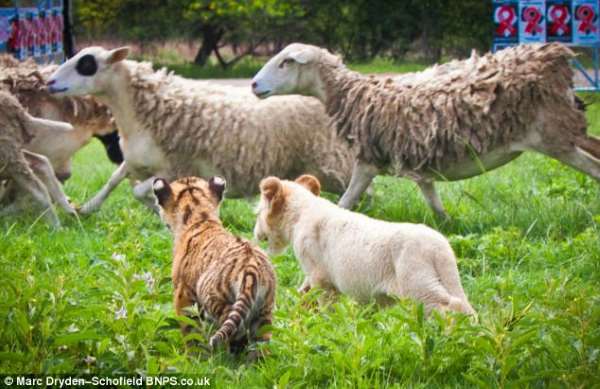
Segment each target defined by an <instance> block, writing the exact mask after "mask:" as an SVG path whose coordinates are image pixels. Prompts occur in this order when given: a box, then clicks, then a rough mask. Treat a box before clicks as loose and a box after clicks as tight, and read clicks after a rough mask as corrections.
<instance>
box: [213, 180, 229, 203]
mask: <svg viewBox="0 0 600 389" xmlns="http://www.w3.org/2000/svg"><path fill="white" fill-rule="evenodd" d="M226 185H227V181H225V179H224V178H223V177H218V176H215V177H211V178H210V179H209V180H208V189H210V191H211V192H212V193H213V194H214V195H215V197H216V198H217V200H218V201H219V202H221V200H223V193H224V192H225V186H226Z"/></svg>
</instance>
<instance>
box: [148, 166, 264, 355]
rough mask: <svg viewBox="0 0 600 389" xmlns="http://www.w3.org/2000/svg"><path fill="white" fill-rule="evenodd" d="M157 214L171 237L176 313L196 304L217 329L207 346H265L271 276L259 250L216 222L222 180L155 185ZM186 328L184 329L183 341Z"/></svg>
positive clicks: (157, 181) (190, 179)
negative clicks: (158, 210)
mask: <svg viewBox="0 0 600 389" xmlns="http://www.w3.org/2000/svg"><path fill="white" fill-rule="evenodd" d="M153 189H154V194H155V196H156V198H157V200H158V205H159V206H160V214H161V218H162V219H163V221H164V222H165V223H166V224H167V225H168V227H169V228H170V229H171V232H172V233H173V237H174V241H175V242H174V254H173V270H172V278H173V284H174V291H175V296H174V297H175V301H174V303H175V311H176V312H177V314H178V315H182V314H184V308H185V307H189V306H191V305H193V304H194V303H196V304H197V305H198V311H199V313H200V317H207V318H209V319H211V320H212V321H213V322H216V323H217V325H218V326H220V328H219V329H218V330H217V332H216V333H215V334H214V335H213V336H212V337H211V338H210V342H209V343H210V347H211V348H212V349H213V350H214V349H215V348H216V347H217V346H218V345H220V344H223V345H225V346H227V345H229V349H230V351H231V352H234V353H237V352H241V351H242V350H243V349H244V348H245V346H246V345H247V344H248V342H249V341H250V342H252V341H263V342H268V341H269V340H270V338H271V333H270V331H265V332H264V333H259V332H258V330H259V329H260V327H261V326H263V325H270V324H271V320H272V312H273V306H274V303H275V273H274V271H273V267H272V265H271V262H270V261H269V259H268V257H267V256H266V255H265V254H264V253H263V251H262V250H260V249H259V248H258V247H256V246H253V245H252V244H250V243H249V242H248V241H246V240H244V239H241V238H239V237H236V236H234V235H233V234H231V233H230V232H229V231H227V230H226V229H225V228H224V227H223V224H222V223H221V220H220V219H219V203H220V202H221V199H222V198H223V192H224V191H225V180H224V179H222V178H220V177H213V178H211V179H210V180H209V181H208V182H207V181H205V180H203V179H200V178H196V177H187V178H182V179H179V180H177V181H174V182H172V183H171V184H169V183H168V182H167V181H165V180H163V179H161V178H157V179H155V180H154V182H153ZM190 329H191V328H190V327H188V326H182V328H181V330H182V333H183V335H184V336H185V335H186V334H187V333H188V332H189V331H190Z"/></svg>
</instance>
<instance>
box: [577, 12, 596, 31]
mask: <svg viewBox="0 0 600 389" xmlns="http://www.w3.org/2000/svg"><path fill="white" fill-rule="evenodd" d="M575 17H576V18H577V20H579V21H580V23H579V28H578V29H577V31H579V32H582V33H584V34H590V33H592V32H596V30H597V29H598V28H597V27H596V26H594V20H595V19H596V12H595V11H594V8H592V7H591V6H589V5H582V6H580V7H579V8H577V12H576V14H575Z"/></svg>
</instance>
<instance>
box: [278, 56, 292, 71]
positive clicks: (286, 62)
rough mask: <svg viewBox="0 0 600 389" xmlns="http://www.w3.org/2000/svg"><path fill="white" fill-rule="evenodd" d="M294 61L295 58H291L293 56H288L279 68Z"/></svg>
mask: <svg viewBox="0 0 600 389" xmlns="http://www.w3.org/2000/svg"><path fill="white" fill-rule="evenodd" d="M292 62H294V60H293V59H291V58H286V59H284V60H283V61H281V63H280V64H279V68H280V69H281V68H283V67H284V66H285V65H287V64H288V63H292Z"/></svg>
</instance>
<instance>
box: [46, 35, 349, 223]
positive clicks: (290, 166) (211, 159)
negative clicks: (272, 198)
mask: <svg viewBox="0 0 600 389" xmlns="http://www.w3.org/2000/svg"><path fill="white" fill-rule="evenodd" d="M128 53H129V49H128V48H119V49H115V50H106V49H103V48H101V47H90V48H86V49H84V50H82V51H80V52H79V54H78V55H76V56H75V57H73V58H71V59H70V60H69V61H67V62H66V63H64V64H63V65H61V66H60V67H59V68H58V69H57V70H56V72H55V73H54V74H53V75H52V76H51V79H50V81H49V83H48V85H49V90H50V91H51V92H52V93H55V94H56V95H63V96H64V95H67V96H81V95H87V94H91V95H93V96H96V97H97V98H98V99H99V100H100V101H102V102H103V103H105V104H106V105H107V106H108V107H109V108H110V110H111V112H112V113H113V115H114V117H115V120H116V122H117V125H118V127H119V129H120V131H121V146H122V150H123V155H124V157H125V162H124V163H123V164H122V165H121V166H120V167H119V168H118V169H117V170H116V171H115V173H114V174H113V176H112V177H111V178H110V180H109V182H108V183H107V184H106V185H105V187H104V188H102V190H101V191H100V192H99V193H98V194H97V195H96V196H95V197H94V198H93V199H92V200H90V201H89V202H88V203H87V204H85V205H84V206H83V207H82V209H81V212H82V213H89V212H92V211H94V210H96V209H98V208H99V206H100V205H101V204H102V202H103V201H104V200H105V199H106V197H107V196H108V195H109V194H110V192H111V191H112V190H113V189H114V188H115V187H116V185H118V183H119V182H121V181H122V180H123V179H124V178H126V177H129V179H130V181H132V183H134V184H135V187H134V195H135V196H136V198H138V199H140V200H141V201H143V202H145V203H146V204H147V205H148V206H150V207H154V202H155V200H154V196H153V195H152V177H154V176H160V177H163V178H165V179H167V180H173V179H176V178H177V177H183V176H193V175H195V176H205V177H206V176H210V175H215V174H219V175H223V176H225V177H226V179H227V180H228V182H231V183H232V185H231V188H230V190H229V192H228V194H229V195H230V196H241V195H249V194H254V193H256V191H257V188H258V183H259V182H260V179H261V178H263V177H265V176H267V175H269V174H277V175H279V176H282V177H290V176H295V175H297V174H299V173H300V172H303V171H307V172H310V173H313V174H315V175H316V176H317V177H319V179H321V180H322V181H323V183H324V187H325V189H326V190H329V191H333V192H342V191H343V190H344V188H345V186H346V184H347V182H348V179H349V176H350V172H351V167H352V160H353V158H354V153H353V151H352V149H351V148H350V147H349V146H348V145H347V144H346V142H344V141H342V140H339V139H338V138H337V136H336V134H335V130H334V129H333V128H332V127H330V126H329V125H328V124H329V118H328V117H327V115H326V114H325V112H324V109H323V107H322V105H321V104H320V103H319V102H318V101H317V100H316V99H312V98H306V97H301V96H287V97H279V98H276V99H272V100H269V101H261V100H259V99H257V98H256V97H255V96H254V95H252V94H251V93H249V91H244V92H242V91H240V90H239V88H232V87H220V86H217V85H214V84H209V83H207V82H198V81H190V80H185V79H183V78H181V77H177V76H175V75H173V74H169V73H167V72H166V70H161V71H154V70H153V69H152V67H151V65H150V64H149V63H139V62H135V61H129V60H125V58H126V57H127V55H128Z"/></svg>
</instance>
